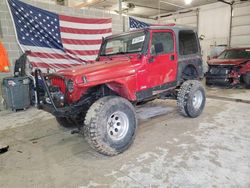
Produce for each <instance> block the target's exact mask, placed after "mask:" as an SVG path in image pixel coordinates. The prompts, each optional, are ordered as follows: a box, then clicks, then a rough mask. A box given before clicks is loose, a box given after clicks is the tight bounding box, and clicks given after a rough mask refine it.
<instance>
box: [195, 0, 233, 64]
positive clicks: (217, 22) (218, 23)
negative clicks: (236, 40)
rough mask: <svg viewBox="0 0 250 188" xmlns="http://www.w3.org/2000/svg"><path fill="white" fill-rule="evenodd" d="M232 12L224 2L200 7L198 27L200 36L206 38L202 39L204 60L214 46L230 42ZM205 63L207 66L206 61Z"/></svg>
mask: <svg viewBox="0 0 250 188" xmlns="http://www.w3.org/2000/svg"><path fill="white" fill-rule="evenodd" d="M230 14H231V8H230V6H229V5H226V4H224V3H214V4H211V5H206V6H202V7H200V9H199V26H198V27H199V36H200V35H204V36H205V39H204V40H202V41H200V42H201V48H202V54H203V60H204V62H206V60H207V56H209V55H210V51H211V48H212V47H213V46H216V45H228V44H229V29H230ZM204 65H205V67H206V63H205V64H204Z"/></svg>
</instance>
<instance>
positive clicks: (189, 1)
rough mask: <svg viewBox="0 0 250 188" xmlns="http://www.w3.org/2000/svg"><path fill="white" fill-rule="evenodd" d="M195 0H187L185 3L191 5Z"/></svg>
mask: <svg viewBox="0 0 250 188" xmlns="http://www.w3.org/2000/svg"><path fill="white" fill-rule="evenodd" d="M192 1H193V0H185V4H186V5H190V4H191V3H192Z"/></svg>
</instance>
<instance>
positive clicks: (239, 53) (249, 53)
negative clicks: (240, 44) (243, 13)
mask: <svg viewBox="0 0 250 188" xmlns="http://www.w3.org/2000/svg"><path fill="white" fill-rule="evenodd" d="M218 59H250V50H248V49H242V50H226V51H224V52H222V53H221V54H220V56H219V57H218Z"/></svg>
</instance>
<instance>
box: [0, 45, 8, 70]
mask: <svg viewBox="0 0 250 188" xmlns="http://www.w3.org/2000/svg"><path fill="white" fill-rule="evenodd" d="M0 72H10V62H9V59H8V54H7V52H6V49H5V48H4V45H3V44H2V42H1V41H0Z"/></svg>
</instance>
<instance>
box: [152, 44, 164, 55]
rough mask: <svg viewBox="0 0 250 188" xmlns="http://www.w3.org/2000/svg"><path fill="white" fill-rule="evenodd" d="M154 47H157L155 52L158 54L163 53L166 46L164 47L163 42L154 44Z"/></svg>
mask: <svg viewBox="0 0 250 188" xmlns="http://www.w3.org/2000/svg"><path fill="white" fill-rule="evenodd" d="M154 47H155V54H156V55H157V54H160V53H162V52H163V51H164V48H163V44H162V43H156V44H155V45H154Z"/></svg>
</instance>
